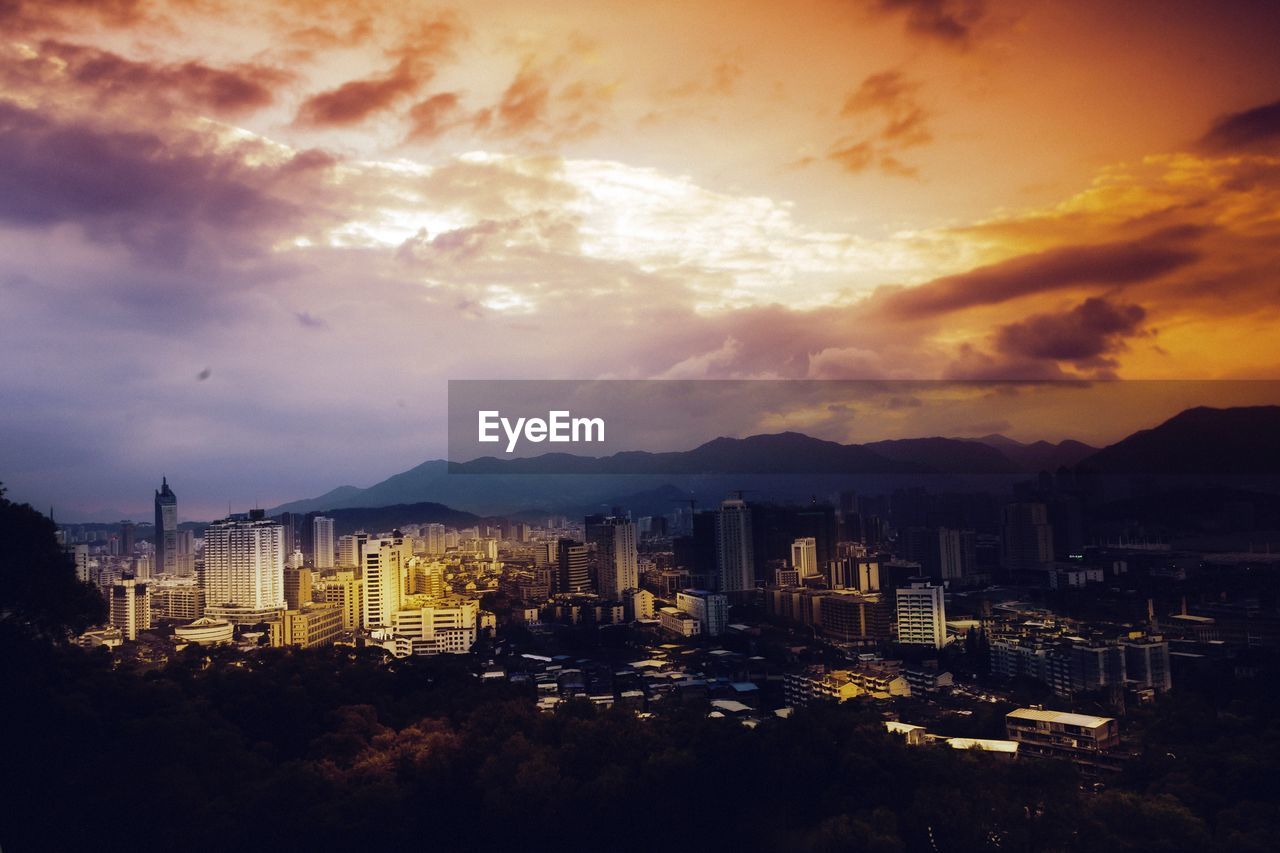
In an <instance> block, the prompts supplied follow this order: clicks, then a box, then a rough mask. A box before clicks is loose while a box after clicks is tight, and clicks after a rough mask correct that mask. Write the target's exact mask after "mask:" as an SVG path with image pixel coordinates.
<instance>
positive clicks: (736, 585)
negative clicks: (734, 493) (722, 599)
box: [716, 497, 755, 595]
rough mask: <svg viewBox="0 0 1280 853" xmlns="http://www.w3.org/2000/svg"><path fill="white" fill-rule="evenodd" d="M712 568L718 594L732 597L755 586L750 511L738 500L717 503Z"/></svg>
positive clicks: (731, 499)
mask: <svg viewBox="0 0 1280 853" xmlns="http://www.w3.org/2000/svg"><path fill="white" fill-rule="evenodd" d="M716 568H717V570H718V574H719V581H720V589H719V592H723V593H728V594H730V595H732V594H734V593H741V592H745V591H747V590H750V589H751V588H752V587H754V586H755V557H754V549H753V546H752V544H751V508H750V507H749V506H747V502H746V501H744V500H743V499H742V498H741V497H737V498H729V499H727V500H724V501H721V502H720V509H718V510H717V511H716Z"/></svg>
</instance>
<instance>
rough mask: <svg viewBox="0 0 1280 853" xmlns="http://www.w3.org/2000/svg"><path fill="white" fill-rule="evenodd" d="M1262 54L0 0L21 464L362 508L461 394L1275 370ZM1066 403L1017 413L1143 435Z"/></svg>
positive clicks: (974, 19)
mask: <svg viewBox="0 0 1280 853" xmlns="http://www.w3.org/2000/svg"><path fill="white" fill-rule="evenodd" d="M1278 43H1280V5H1278V4H1276V3H1275V2H1274V1H1273V0H1258V2H1252V1H1251V0H1233V2H1222V3H1208V2H1189V0H1131V2H1125V3H1116V2H1103V0H1079V1H1078V2H1070V3H1067V2H1059V3H1054V2H997V1H996V0H862V1H861V2H860V0H843V2H804V0H799V2H794V3H777V2H771V3H752V2H737V3H699V2H685V3H674V2H673V3H644V4H637V3H628V4H623V3H613V2H590V3H587V2H561V3H555V4H539V3H527V2H526V3H515V2H484V1H483V0H481V2H469V3H466V4H460V5H458V6H456V7H452V6H437V5H427V4H418V3H408V2H385V3H379V2H360V0H355V2H302V0H297V2H281V3H234V2H221V1H220V0H180V2H173V3H164V2H148V0H101V2H95V0H57V2H51V0H43V2H32V3H24V2H23V0H0V312H2V313H0V317H3V333H2V334H0V401H2V405H0V480H2V481H3V482H4V483H5V485H6V486H7V487H8V489H9V493H10V495H9V496H10V497H13V498H16V499H18V500H27V501H31V502H33V503H35V504H37V505H41V506H45V505H48V504H53V505H55V508H65V509H63V510H61V511H60V512H59V515H60V516H62V517H64V518H68V519H75V518H89V517H96V516H99V515H101V516H103V517H119V516H123V515H132V516H134V517H135V518H145V517H147V516H146V514H147V512H148V508H149V506H150V495H151V490H152V489H153V488H155V486H156V485H158V483H159V481H160V477H161V475H162V474H164V475H167V476H168V478H169V481H170V483H172V484H173V486H174V489H175V490H176V491H177V492H178V494H179V499H180V514H181V516H182V517H183V518H184V519H186V518H209V517H212V516H213V515H215V514H217V513H219V512H221V511H225V508H226V505H227V502H228V501H231V502H232V503H233V505H234V506H235V508H237V509H241V508H244V507H245V506H248V505H252V504H253V503H254V502H255V501H258V502H261V504H262V505H264V506H267V505H271V504H274V503H278V502H281V501H284V500H288V499H293V498H298V497H304V496H310V495H314V494H319V493H321V492H324V491H327V490H328V489H330V488H332V487H334V486H336V485H339V484H342V483H351V484H354V485H359V486H367V485H370V484H371V483H373V482H376V481H378V480H381V479H383V478H384V477H386V476H388V475H390V474H392V473H395V472H397V471H400V470H403V469H405V468H408V467H410V466H412V465H414V464H417V463H418V462H421V461H423V460H424V459H428V458H434V457H439V456H442V455H444V452H445V423H446V406H445V393H446V380H448V379H450V378H453V379H462V378H629V379H650V378H681V379H700V378H721V379H725V378H810V379H885V378H889V379H943V378H948V379H1026V380H1042V379H1059V378H1123V379H1241V378H1268V379H1276V378H1280V336H1278V335H1277V330H1278V329H1280V324H1278V322H1277V319H1278V317H1277V314H1278V312H1280V50H1277V48H1276V45H1277V44H1278ZM1198 387H1203V388H1205V389H1207V390H1206V391H1205V393H1206V395H1207V397H1206V399H1205V400H1204V402H1209V403H1213V402H1222V401H1216V400H1214V399H1211V398H1212V395H1213V392H1212V387H1213V386H1212V385H1204V386H1198ZM1275 402H1280V400H1277V401H1275ZM1169 413H1170V412H1164V411H1160V412H1153V413H1152V420H1158V419H1159V418H1160V417H1163V416H1166V415H1167V414H1169ZM1086 421H1087V419H1085V420H1083V421H1082V419H1081V418H1080V417H1079V416H1078V415H1072V416H1071V417H1070V418H1067V417H1064V418H1062V419H1061V422H1059V423H1058V424H1056V427H1055V428H1053V429H1050V428H1048V427H1047V426H1046V422H1045V421H1043V420H1042V421H1040V422H1037V423H1034V424H1033V423H1021V424H1020V423H1016V422H1009V423H1007V424H1006V425H1007V427H1008V429H1007V430H1005V431H1006V432H1008V433H1009V434H1011V435H1013V436H1015V437H1018V438H1024V439H1034V438H1039V437H1045V438H1052V439H1057V438H1062V437H1066V436H1069V435H1078V436H1079V437H1088V438H1092V439H1093V440H1095V441H1105V440H1111V439H1114V438H1118V437H1120V436H1121V435H1123V434H1124V432H1126V431H1128V428H1129V425H1128V424H1125V425H1123V427H1124V428H1115V429H1112V430H1111V432H1110V433H1109V432H1108V430H1109V429H1111V427H1109V425H1108V424H1107V423H1106V422H1105V421H1102V420H1100V421H1098V422H1086ZM778 423H779V420H778V417H777V415H776V413H775V414H774V415H771V416H768V417H765V416H762V418H761V420H760V421H759V422H758V423H746V422H742V423H737V422H735V423H725V425H724V429H723V431H724V432H725V433H727V434H735V433H736V434H746V433H750V432H753V431H760V429H758V428H757V427H762V426H769V425H773V426H777V425H778ZM787 425H788V426H792V427H799V428H803V427H804V424H803V423H794V422H790V421H789V422H787ZM964 426H966V425H957V429H960V428H962V427H964ZM975 426H976V424H975ZM1049 433H1052V434H1049ZM886 437H888V436H886Z"/></svg>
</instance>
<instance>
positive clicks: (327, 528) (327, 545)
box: [311, 515, 333, 569]
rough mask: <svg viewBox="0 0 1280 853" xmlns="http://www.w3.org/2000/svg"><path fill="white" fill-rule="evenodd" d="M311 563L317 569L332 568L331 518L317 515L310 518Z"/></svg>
mask: <svg viewBox="0 0 1280 853" xmlns="http://www.w3.org/2000/svg"><path fill="white" fill-rule="evenodd" d="M311 549H312V558H311V561H312V565H314V566H315V567H316V568H317V569H332V568H333V519H332V518H325V517H324V516H323V515H317V516H316V517H315V518H313V519H312V520H311Z"/></svg>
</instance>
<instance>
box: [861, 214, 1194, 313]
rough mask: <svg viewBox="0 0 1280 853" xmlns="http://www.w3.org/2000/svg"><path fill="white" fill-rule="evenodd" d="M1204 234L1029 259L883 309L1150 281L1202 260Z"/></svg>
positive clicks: (1168, 232) (1179, 233)
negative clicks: (1199, 245)
mask: <svg viewBox="0 0 1280 853" xmlns="http://www.w3.org/2000/svg"><path fill="white" fill-rule="evenodd" d="M1205 230H1206V229H1204V228H1201V227H1196V226H1186V227H1175V228H1170V229H1165V230H1162V231H1158V232H1156V233H1154V234H1150V235H1148V236H1146V237H1144V238H1142V239H1140V240H1137V241H1134V242H1125V243H1106V244H1102V245H1092V246H1064V247H1062V248H1059V249H1050V250H1048V251H1045V252H1040V253H1038V254H1033V255H1024V256H1021V257H1016V258H1012V259H1010V260H1007V261H1002V262H1000V263H997V264H992V265H991V266H986V267H979V268H978V269H975V270H971V271H969V272H965V273H960V274H958V275H953V276H947V277H946V278H940V279H937V280H935V281H932V282H930V283H928V284H923V285H920V286H919V287H913V288H911V289H909V290H899V291H896V292H892V293H889V294H888V295H887V296H886V297H885V298H884V308H885V310H886V311H887V313H889V314H890V315H893V316H896V317H900V318H909V317H928V316H935V315H939V314H946V313H948V312H951V311H958V310H960V309H963V308H971V307H974V306H977V305H995V304H998V303H1001V302H1006V301H1008V300H1010V299H1016V298H1018V297H1021V296H1030V295H1032V294H1037V293H1045V292H1048V291H1053V290H1060V289H1065V288H1069V287H1078V286H1084V285H1099V284H1104V285H1125V284H1134V283H1137V282H1143V281H1149V280H1151V279H1155V278H1158V277H1159V276H1162V275H1164V274H1165V273H1168V272H1171V271H1173V270H1177V269H1179V268H1181V267H1185V266H1187V265H1189V264H1191V263H1193V262H1195V261H1196V260H1198V259H1199V257H1200V253H1199V252H1198V251H1197V250H1196V249H1194V248H1193V247H1192V246H1191V242H1192V241H1193V240H1194V239H1195V238H1196V237H1198V236H1200V235H1201V234H1203V233H1204V232H1205Z"/></svg>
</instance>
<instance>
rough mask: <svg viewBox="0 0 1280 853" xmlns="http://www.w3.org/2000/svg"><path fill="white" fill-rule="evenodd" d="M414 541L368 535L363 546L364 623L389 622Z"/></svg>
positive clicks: (396, 607)
mask: <svg viewBox="0 0 1280 853" xmlns="http://www.w3.org/2000/svg"><path fill="white" fill-rule="evenodd" d="M412 558H413V545H412V543H411V542H409V541H408V540H407V539H403V538H399V539H370V540H369V541H368V543H367V544H366V545H365V549H364V627H366V628H381V627H385V626H389V625H390V624H391V621H392V620H391V617H392V614H393V613H395V612H396V611H397V610H399V609H400V602H401V601H402V600H403V599H404V596H405V592H406V590H405V584H406V582H408V581H411V580H412V579H411V578H408V581H407V579H406V576H407V575H408V574H409V572H408V568H409V561H410V560H411V559H412Z"/></svg>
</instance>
